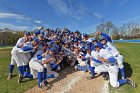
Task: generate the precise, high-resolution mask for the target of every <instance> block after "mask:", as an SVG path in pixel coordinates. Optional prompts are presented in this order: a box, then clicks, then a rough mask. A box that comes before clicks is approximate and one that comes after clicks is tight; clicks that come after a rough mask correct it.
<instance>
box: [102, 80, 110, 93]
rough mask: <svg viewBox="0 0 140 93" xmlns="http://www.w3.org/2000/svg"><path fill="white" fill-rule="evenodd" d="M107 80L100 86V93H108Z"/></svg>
mask: <svg viewBox="0 0 140 93" xmlns="http://www.w3.org/2000/svg"><path fill="white" fill-rule="evenodd" d="M108 83H109V81H104V85H103V88H102V93H109V86H108Z"/></svg>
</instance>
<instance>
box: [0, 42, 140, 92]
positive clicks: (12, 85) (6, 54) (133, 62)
mask: <svg viewBox="0 0 140 93" xmlns="http://www.w3.org/2000/svg"><path fill="white" fill-rule="evenodd" d="M116 46H117V47H118V49H119V50H120V52H121V54H122V55H124V58H125V62H126V63H125V68H126V73H127V76H129V77H130V78H131V79H132V80H134V81H135V82H136V83H137V88H132V87H131V86H130V85H123V86H121V87H120V88H117V89H114V88H111V87H110V93H139V92H140V86H139V85H140V62H139V61H140V55H139V54H140V43H116ZM10 51H11V48H5V49H2V48H0V93H21V92H24V91H25V90H27V89H29V88H31V87H33V86H35V85H36V84H37V81H36V80H28V79H25V80H24V81H25V82H24V83H21V84H19V83H18V82H17V79H18V76H17V75H18V72H17V67H16V66H15V68H14V71H13V74H14V75H15V77H14V78H13V79H11V80H7V79H6V78H7V75H8V68H9V64H10V56H11V55H10Z"/></svg>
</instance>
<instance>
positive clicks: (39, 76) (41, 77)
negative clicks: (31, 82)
mask: <svg viewBox="0 0 140 93" xmlns="http://www.w3.org/2000/svg"><path fill="white" fill-rule="evenodd" d="M42 79H43V72H38V86H40V84H41V82H42Z"/></svg>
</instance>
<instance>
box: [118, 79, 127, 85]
mask: <svg viewBox="0 0 140 93" xmlns="http://www.w3.org/2000/svg"><path fill="white" fill-rule="evenodd" d="M118 82H119V84H120V86H121V85H123V84H125V83H126V82H127V80H126V79H120V80H119V81H118Z"/></svg>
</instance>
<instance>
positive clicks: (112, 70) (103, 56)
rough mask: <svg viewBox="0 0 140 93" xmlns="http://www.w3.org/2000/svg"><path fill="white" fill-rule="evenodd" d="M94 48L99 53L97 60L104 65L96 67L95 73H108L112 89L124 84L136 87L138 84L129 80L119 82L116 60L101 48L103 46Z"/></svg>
mask: <svg viewBox="0 0 140 93" xmlns="http://www.w3.org/2000/svg"><path fill="white" fill-rule="evenodd" d="M94 46H95V51H97V53H98V57H97V58H98V59H97V60H98V61H99V62H101V63H102V64H100V65H98V66H96V67H95V73H98V74H100V73H101V72H108V73H109V81H110V85H111V86H112V87H115V88H117V87H119V86H121V85H123V84H130V85H131V86H132V87H136V84H135V83H134V82H133V81H132V80H131V79H129V78H127V79H120V80H118V66H117V65H116V59H115V58H114V57H113V56H112V55H111V53H110V52H109V51H108V50H107V49H103V48H101V44H99V43H97V44H95V45H94ZM93 61H94V60H93Z"/></svg>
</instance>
